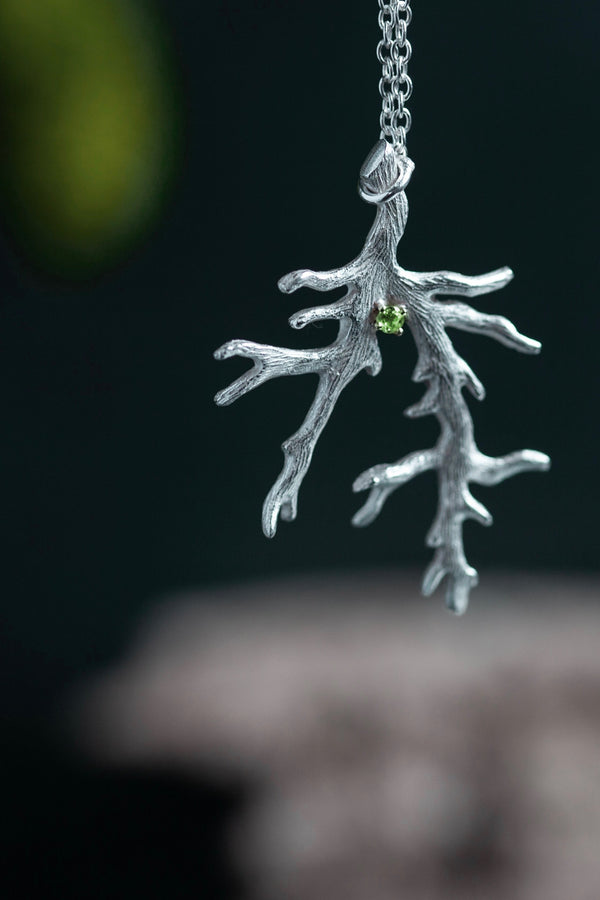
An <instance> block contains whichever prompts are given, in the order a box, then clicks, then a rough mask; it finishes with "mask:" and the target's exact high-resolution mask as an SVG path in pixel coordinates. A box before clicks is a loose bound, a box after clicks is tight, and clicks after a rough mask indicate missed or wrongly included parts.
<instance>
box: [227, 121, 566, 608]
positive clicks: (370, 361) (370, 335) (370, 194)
mask: <svg viewBox="0 0 600 900" xmlns="http://www.w3.org/2000/svg"><path fill="white" fill-rule="evenodd" d="M413 168H414V165H413V163H412V161H411V160H410V159H409V158H408V157H407V156H406V155H404V154H403V153H401V152H398V151H396V150H395V149H394V148H393V146H392V145H391V144H390V143H388V142H387V141H385V140H383V139H381V140H379V141H378V143H377V144H376V145H375V147H374V148H373V150H372V151H371V153H370V154H369V155H368V157H367V159H366V160H365V162H364V164H363V167H362V169H361V172H360V180H359V193H360V195H361V197H362V198H363V200H366V201H367V202H368V203H372V204H374V205H375V206H376V207H377V213H376V217H375V222H374V224H373V227H372V228H371V231H370V232H369V235H368V237H367V240H366V242H365V245H364V247H363V249H362V251H361V253H360V254H359V255H358V256H357V257H356V259H354V260H353V261H352V262H351V263H349V264H348V265H347V266H342V267H341V268H339V269H332V270H330V271H327V272H313V271H312V270H310V269H300V270H299V271H296V272H291V273H290V274H289V275H285V276H284V277H283V278H281V279H280V281H279V288H280V290H281V291H283V292H284V293H288V294H289V293H292V292H294V291H296V290H298V289H299V288H301V287H308V288H312V289H313V290H316V291H329V290H334V289H335V288H341V287H346V288H347V292H346V294H345V296H344V297H343V298H342V299H341V300H339V301H337V302H335V303H332V304H329V305H324V306H316V307H312V308H310V309H304V310H302V311H301V312H298V313H296V314H295V315H293V316H292V317H291V318H290V320H289V321H290V325H291V326H292V328H304V326H305V325H308V324H310V323H312V322H317V321H321V320H324V319H334V320H336V321H338V322H339V330H338V335H337V337H336V339H335V341H334V342H333V343H332V344H330V345H329V346H327V347H322V348H316V349H310V350H291V349H286V348H284V347H273V346H269V345H267V344H257V343H254V342H252V341H244V340H233V341H228V342H227V343H226V344H224V345H223V346H222V347H220V348H219V349H218V350H217V351H216V353H215V357H216V358H217V359H228V358H229V357H231V356H242V357H245V358H247V359H249V360H251V361H252V363H253V366H252V368H251V369H250V370H249V371H248V372H246V373H245V374H244V375H242V376H241V377H240V378H238V379H237V380H236V381H234V382H233V384H231V385H230V386H229V387H228V388H225V390H222V391H220V392H219V393H218V394H217V395H216V397H215V400H216V402H217V404H219V406H225V405H228V404H230V403H233V402H234V401H235V400H237V399H238V398H239V397H241V396H243V395H244V394H246V393H248V391H251V390H253V389H254V388H256V387H258V386H259V385H260V384H263V383H264V382H265V381H268V380H269V379H271V378H277V377H279V376H283V375H303V374H305V373H309V372H310V373H316V374H318V376H319V382H318V387H317V391H316V395H315V399H314V402H313V404H312V406H311V407H310V409H309V411H308V414H307V416H306V418H305V420H304V422H303V423H302V425H301V426H300V428H299V429H298V431H297V432H296V433H295V434H293V435H292V436H291V437H290V438H288V439H287V440H286V441H285V442H284V443H283V445H282V449H283V453H284V465H283V469H282V471H281V473H280V475H279V477H278V478H277V480H276V481H275V484H274V485H273V487H272V488H271V490H270V491H269V493H268V495H267V498H266V500H265V502H264V506H263V517H262V524H263V531H264V533H265V535H267V537H273V536H274V535H275V532H276V530H277V524H278V521H279V519H280V518H281V519H282V520H284V521H291V520H293V519H295V518H296V514H297V505H298V491H299V489H300V485H301V484H302V481H303V479H304V476H305V475H306V473H307V471H308V468H309V466H310V462H311V458H312V454H313V451H314V448H315V445H316V443H317V441H318V439H319V436H320V434H321V432H322V431H323V429H324V427H325V425H326V423H327V421H328V419H329V416H330V415H331V413H332V411H333V408H334V406H335V404H336V401H337V399H338V397H339V396H340V394H341V393H342V391H343V390H344V388H345V387H346V386H347V385H348V384H349V383H350V382H351V381H352V380H353V379H354V378H355V377H356V375H358V373H359V372H361V371H362V370H363V369H364V370H366V372H367V373H368V374H370V375H377V374H378V373H379V371H380V370H381V364H382V363H381V353H380V349H379V344H378V337H377V333H378V332H381V333H383V334H392V335H401V334H402V331H403V330H404V329H405V328H406V327H407V328H408V329H409V330H410V332H411V334H412V337H413V339H414V341H415V344H416V347H417V351H418V361H417V365H416V368H415V371H414V373H413V376H412V377H413V381H415V382H423V383H425V385H426V391H425V394H424V396H423V398H422V399H421V400H420V401H419V402H418V403H417V404H416V405H414V406H412V407H410V408H409V409H407V410H406V413H405V414H406V415H407V416H408V417H409V418H416V417H418V416H426V415H434V416H436V418H437V419H438V422H439V424H440V437H439V440H438V442H437V444H436V445H435V446H434V447H432V448H431V449H428V450H419V451H416V452H413V453H409V454H408V455H407V456H404V457H403V458H402V459H400V460H398V462H395V463H391V464H387V463H382V464H379V465H376V466H373V467H372V468H371V469H368V470H367V471H366V472H363V473H362V475H359V476H358V478H357V479H356V481H355V482H354V486H353V489H354V491H356V492H359V491H369V494H368V497H367V500H366V502H365V504H364V505H363V507H362V508H361V509H360V510H359V511H358V512H357V513H356V515H355V516H354V519H353V524H354V525H357V526H364V525H369V524H370V523H371V522H373V521H374V520H375V519H376V518H377V516H378V514H379V512H380V511H381V509H382V507H383V505H384V503H385V502H386V500H387V499H388V497H390V495H391V494H392V493H393V492H394V491H395V490H396V489H397V488H399V487H400V486H401V485H403V484H406V482H408V481H410V479H411V478H414V477H415V476H417V475H420V474H421V473H423V472H428V471H432V470H433V471H436V472H437V478H438V489H439V503H438V510H437V515H436V517H435V520H434V523H433V525H432V527H431V529H430V531H429V534H428V535H427V540H426V542H427V545H428V546H429V547H431V548H432V549H434V551H435V553H434V556H433V560H432V562H431V564H430V565H429V567H428V569H427V571H426V573H425V576H424V578H423V586H422V589H423V593H424V594H425V595H427V596H428V595H430V594H432V593H433V592H434V591H435V589H436V588H437V587H438V585H439V584H440V582H441V581H442V580H443V579H446V605H447V607H448V608H449V609H450V610H451V611H452V612H454V613H456V614H459V615H460V614H462V613H464V612H465V611H466V609H467V605H468V602H469V594H470V591H471V588H473V587H474V586H475V585H476V584H477V580H478V577H477V572H476V570H475V569H474V568H472V567H471V566H470V565H469V564H468V562H467V560H466V557H465V553H464V548H463V523H464V522H465V520H467V519H474V520H475V521H477V522H479V523H480V524H482V525H491V523H492V517H491V515H490V513H489V512H488V511H487V509H486V508H485V507H484V506H483V505H482V504H481V503H480V502H479V501H478V500H476V499H475V497H473V495H472V494H471V491H470V488H469V485H470V483H474V484H482V485H494V484H498V483H499V482H500V481H503V480H504V479H505V478H509V477H510V476H511V475H516V474H518V473H519V472H533V471H545V470H547V469H548V468H549V466H550V460H549V458H548V457H547V456H546V455H545V454H544V453H539V452H537V451H535V450H519V451H516V452H514V453H510V454H508V455H507V456H501V457H491V456H486V455H485V454H483V453H481V451H480V450H479V449H478V448H477V445H476V443H475V440H474V437H473V422H472V419H471V415H470V413H469V409H468V407H467V404H466V402H465V399H464V397H463V389H465V388H466V389H467V390H468V391H469V392H470V393H471V394H472V395H473V396H474V397H476V398H477V399H478V400H482V399H483V397H484V395H485V391H484V388H483V385H482V384H481V382H480V381H479V379H478V378H477V376H476V375H475V373H474V372H473V371H472V369H471V368H470V366H469V365H468V364H467V363H466V362H465V360H464V359H462V357H460V356H459V355H458V353H457V352H456V350H455V349H454V347H453V345H452V342H451V340H450V338H449V337H448V334H447V329H448V328H458V329H459V330H461V331H470V332H474V333H476V334H482V335H487V336H488V337H491V338H494V339H495V340H497V341H500V342H501V343H502V344H505V345H506V346H507V347H511V348H512V349H514V350H519V351H521V352H523V353H539V351H540V349H541V345H540V344H539V342H538V341H535V340H532V339H531V338H528V337H525V336H524V335H522V334H520V333H519V332H518V331H517V329H516V328H515V326H514V325H513V324H512V322H510V321H509V320H508V319H505V318H504V317H503V316H497V315H489V314H487V313H482V312H478V311H477V310H475V309H473V307H471V306H469V305H468V304H466V303H464V302H462V301H459V300H452V299H450V300H446V299H444V298H446V297H455V298H456V297H476V296H478V295H479V294H487V293H490V292H491V291H496V290H498V289H500V288H502V287H504V286H505V285H506V284H508V283H509V281H510V280H511V279H512V277H513V273H512V271H511V270H510V269H509V268H502V269H497V270H495V271H493V272H488V273H486V274H485V275H477V276H468V275H460V274H457V273H455V272H447V271H440V272H421V273H419V272H411V271H408V270H406V269H403V268H402V267H401V266H399V265H398V263H397V246H398V243H399V241H400V239H401V238H402V235H403V233H404V229H405V226H406V219H407V215H408V202H407V199H406V193H405V188H406V186H407V185H408V182H409V180H410V177H411V174H412V171H413Z"/></svg>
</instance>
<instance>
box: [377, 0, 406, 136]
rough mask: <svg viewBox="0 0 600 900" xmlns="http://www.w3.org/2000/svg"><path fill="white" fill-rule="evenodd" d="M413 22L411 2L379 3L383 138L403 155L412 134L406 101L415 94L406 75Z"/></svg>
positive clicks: (378, 53) (378, 50)
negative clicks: (407, 140) (409, 30)
mask: <svg viewBox="0 0 600 900" xmlns="http://www.w3.org/2000/svg"><path fill="white" fill-rule="evenodd" d="M411 18H412V10H411V8H410V0H390V2H389V3H386V2H384V0H379V27H380V28H381V32H382V36H381V40H380V42H379V44H378V46H377V59H378V60H379V62H380V63H381V80H380V82H379V93H380V94H381V98H382V101H383V103H382V108H381V116H380V117H379V122H380V125H381V137H382V138H385V140H387V141H389V142H390V143H391V144H392V145H393V146H394V148H395V149H396V150H398V151H399V152H400V153H406V135H407V134H408V132H409V131H410V126H411V115H410V112H409V110H408V109H407V107H406V105H405V104H406V101H407V100H408V98H409V97H410V95H411V94H412V81H411V79H410V78H409V76H408V74H407V71H406V70H407V66H408V61H409V59H410V57H411V55H412V47H411V45H410V41H409V40H408V39H407V37H406V31H407V29H408V26H409V24H410V20H411Z"/></svg>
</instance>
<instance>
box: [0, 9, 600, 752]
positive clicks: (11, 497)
mask: <svg viewBox="0 0 600 900" xmlns="http://www.w3.org/2000/svg"><path fill="white" fill-rule="evenodd" d="M413 6H414V19H413V24H412V25H411V28H410V37H411V40H412V42H413V47H414V55H413V59H412V61H411V65H410V72H411V75H412V77H413V79H414V83H415V91H414V96H413V98H412V100H411V104H410V106H411V109H412V112H413V130H412V132H411V134H410V139H409V152H410V155H411V157H412V158H413V159H414V160H415V162H416V170H415V174H414V177H413V179H412V182H411V186H410V189H409V201H410V204H411V214H410V218H409V224H408V228H407V231H406V235H405V237H404V239H403V242H402V245H401V248H400V257H399V258H400V262H401V263H402V264H403V265H404V266H406V267H407V268H413V269H417V270H425V269H436V268H451V269H454V270H457V271H460V272H465V273H473V274H474V273H479V272H484V271H486V270H489V269H493V268H496V267H498V266H501V265H510V266H511V267H512V268H513V269H514V270H515V273H516V278H515V280H514V282H513V283H512V284H511V285H510V286H509V287H508V288H506V289H505V290H503V291H502V292H500V293H498V294H494V295H491V296H489V297H484V298H480V300H478V301H477V304H478V305H479V306H480V307H481V308H484V309H486V310H489V311H493V312H501V313H504V314H506V315H507V316H509V317H510V318H511V319H513V320H514V321H515V323H516V324H517V326H518V327H519V328H520V330H522V331H523V332H524V333H525V334H528V335H531V336H533V337H537V338H539V339H540V340H541V341H542V342H543V345H544V350H543V353H542V355H541V356H540V357H539V358H532V357H527V356H521V355H518V354H516V353H513V352H511V351H509V350H507V349H506V348H504V347H502V346H501V345H498V344H496V343H494V342H490V341H487V340H486V339H484V338H480V337H475V336H471V335H457V338H456V343H457V345H458V347H459V348H460V350H461V352H463V353H464V355H465V356H466V358H467V360H468V361H469V363H470V364H471V365H472V366H473V368H474V369H475V371H476V372H477V374H478V375H479V377H480V378H481V379H482V381H483V382H484V384H485V385H486V387H487V390H488V398H487V399H486V401H485V402H484V403H483V404H476V403H473V404H472V405H473V412H474V419H475V433H476V438H477V440H478V443H479V445H480V447H481V448H482V449H483V450H484V451H486V452H489V453H492V454H494V453H504V452H509V451H511V450H514V449H518V448H521V447H531V448H535V449H539V450H543V451H546V452H548V453H549V454H550V455H551V456H552V458H553V469H552V472H551V473H550V474H549V475H544V476H542V475H531V476H522V477H519V478H515V479H513V480H511V481H509V482H507V483H505V484H503V485H502V486H500V487H498V488H495V489H493V490H491V491H488V490H484V489H480V490H479V493H478V496H479V497H481V499H482V500H483V501H484V502H485V503H486V504H487V505H489V507H490V510H491V511H492V513H493V514H494V517H495V526H494V528H493V529H492V530H484V529H480V528H479V527H478V526H473V527H471V526H467V529H466V539H467V553H468V556H469V558H470V560H471V561H472V563H473V564H474V565H476V566H477V567H478V568H479V569H480V570H481V572H482V574H483V575H485V570H486V568H488V567H520V568H529V567H533V568H541V567H544V568H548V567H552V568H560V569H569V570H590V569H596V570H597V568H598V552H597V510H598V500H599V490H598V481H597V465H598V462H597V460H598V450H597V448H598V418H597V392H598V350H597V347H598V338H599V334H600V331H599V324H600V323H599V317H598V297H597V280H598V258H599V254H598V231H597V199H598V198H597V169H598V150H597V133H598V128H597V126H598V102H597V96H598V70H599V64H598V31H599V25H600V12H599V11H598V9H597V8H596V6H595V5H594V4H591V3H584V2H575V3H571V4H568V5H565V4H564V2H562V3H559V2H557V0H556V2H548V0H522V2H520V3H519V4H510V5H508V6H507V5H506V4H492V3H481V0H460V2H458V0H457V2H454V3H447V2H441V0H431V2H427V3H426V2H421V0H415V2H414V4H413ZM162 15H163V18H164V22H165V27H166V29H167V32H168V39H169V40H170V41H171V42H172V45H173V50H174V59H175V62H176V65H177V66H178V67H179V71H178V73H177V78H178V79H179V81H180V84H181V90H182V91H183V104H184V109H185V116H186V122H185V136H184V140H185V153H184V159H183V162H182V166H181V172H180V176H179V179H178V181H177V183H176V187H175V188H174V191H173V195H172V198H171V200H170V202H169V204H168V205H167V207H166V209H165V212H164V215H163V217H162V220H161V221H160V222H159V224H158V225H157V227H156V228H155V229H154V232H153V233H152V234H151V236H150V237H149V238H148V239H147V240H146V241H145V243H144V244H143V246H140V247H139V248H138V250H137V251H136V252H135V254H134V255H133V256H131V257H130V258H129V259H127V260H126V261H125V262H124V263H123V264H122V265H121V266H120V267H119V268H118V269H116V270H114V271H112V272H110V273H106V274H105V275H104V276H102V277H101V278H98V279H96V280H95V281H94V283H91V284H88V285H85V284H80V285H78V286H76V287H73V286H72V285H71V286H66V285H61V284H59V283H56V282H53V283H50V282H49V281H44V278H43V277H42V276H40V275H39V273H38V274H35V273H34V271H33V269H32V268H31V267H30V266H29V265H28V263H27V262H26V259H25V257H24V256H23V255H22V254H20V253H19V252H18V251H15V250H14V245H13V243H12V241H11V237H10V235H9V234H8V233H7V234H6V235H5V240H4V243H3V245H2V248H1V255H0V273H1V274H0V278H1V297H2V299H1V322H0V342H1V347H0V366H1V368H2V378H1V381H0V383H1V385H2V395H1V398H0V409H1V410H2V426H3V427H2V434H3V436H2V442H1V445H0V447H1V454H0V462H1V465H0V502H1V505H2V510H3V515H2V536H1V543H2V547H3V548H4V563H3V569H2V571H3V602H2V605H3V615H4V625H3V641H4V648H3V653H2V665H3V669H4V671H3V673H2V675H3V677H2V682H1V683H2V686H3V691H4V707H5V713H6V715H7V722H8V725H9V728H10V730H11V732H12V734H13V735H15V734H21V733H22V734H24V735H26V734H28V733H29V730H30V729H31V728H34V727H35V728H37V725H39V723H40V722H41V723H42V727H43V728H44V727H46V725H45V724H44V723H47V722H48V721H49V717H50V715H51V714H52V713H53V712H54V711H55V710H56V709H57V704H58V708H59V707H60V698H61V696H62V695H63V691H64V689H65V688H67V687H69V686H72V685H74V684H76V683H77V681H78V679H79V677H80V676H81V674H82V673H84V672H89V671H92V670H93V669H94V668H95V667H97V666H99V665H100V664H103V663H105V662H106V661H108V660H109V659H111V658H115V657H116V656H118V655H119V654H120V653H121V652H122V651H123V650H124V648H125V647H126V645H127V643H128V641H129V639H130V636H131V634H132V631H133V629H134V628H135V626H136V623H138V622H139V620H140V618H141V617H143V615H144V612H145V610H146V609H147V608H148V606H149V605H150V604H152V603H154V602H155V601H156V600H157V599H158V598H160V597H161V596H163V595H165V594H166V593H168V592H171V591H174V590H175V591H176V590H178V589H181V588H185V589H187V588H195V587H204V586H207V585H210V584H213V583H215V582H224V581H232V580H236V581H239V580H243V579H246V578H250V577H255V576H258V577H261V578H262V577H269V576H271V575H275V574H280V573H295V572H300V571H306V570H315V569H326V568H334V569H342V568H346V567H348V566H357V565H358V566H364V567H372V566H380V565H383V566H396V565H400V566H411V567H412V566H415V565H418V566H422V565H424V564H425V562H426V560H427V558H428V555H429V551H426V550H425V548H424V546H423V541H424V536H425V532H426V530H427V528H428V526H429V524H430V522H431V520H432V518H433V514H434V508H435V502H436V493H435V484H434V482H433V479H428V478H425V479H420V480H418V481H416V482H414V483H413V484H411V485H409V486H407V487H405V488H403V489H402V491H401V492H400V493H398V494H397V495H395V496H394V498H393V499H392V500H391V501H390V502H389V504H388V505H387V507H386V509H385V511H384V513H383V515H382V516H381V518H380V519H379V520H378V522H377V523H376V524H375V525H373V526H371V527H370V528H369V529H366V530H354V529H352V528H351V526H350V518H351V516H352V514H353V512H354V511H355V510H356V508H357V505H358V503H360V502H361V498H357V497H355V496H353V495H352V493H351V490H350V486H351V483H352V481H353V479H354V477H355V476H356V475H357V474H358V473H359V472H361V471H362V470H363V469H365V468H367V467H368V466H370V465H373V464H374V463H377V462H383V461H389V460H393V459H396V458H399V457H400V456H402V455H404V454H405V453H406V452H408V451H410V450H411V449H416V448H418V447H422V446H423V447H424V446H427V445H428V444H430V443H431V442H432V441H433V440H435V434H436V425H435V422H434V421H433V420H432V421H428V420H425V421H419V422H409V421H408V420H406V419H404V417H403V416H402V415H401V412H402V410H403V409H404V408H405V406H407V405H409V404H410V403H412V402H415V401H416V399H417V398H418V397H419V395H420V392H421V391H422V387H418V386H416V385H413V384H412V383H411V381H410V373H411V371H412V368H413V366H414V363H415V353H414V348H413V345H412V342H411V340H410V338H409V337H408V338H405V339H403V340H402V341H396V340H393V339H388V340H385V339H383V340H382V350H383V355H384V368H383V371H382V373H381V375H380V376H379V377H378V378H376V379H370V378H368V377H367V376H365V375H362V376H360V377H359V378H358V379H357V381H356V382H355V383H353V384H352V385H351V387H350V388H349V389H348V390H347V391H346V393H345V394H344V396H343V397H342V399H341V401H340V402H339V404H338V407H337V409H336V411H335V413H334V415H333V417H332V420H331V422H330V424H329V426H328V428H327V429H326V431H325V433H324V436H323V437H322V439H321V441H320V443H319V445H318V448H317V451H316V453H315V458H314V462H313V465H312V468H311V470H310V473H309V475H308V477H307V479H306V482H305V484H304V486H303V489H302V491H301V495H300V510H299V518H298V521H297V522H296V523H294V524H293V525H285V524H283V525H282V526H281V528H280V532H279V533H278V535H277V537H276V539H275V540H274V541H272V542H268V541H267V540H266V539H265V538H264V537H263V535H262V533H261V530H260V510H261V504H262V500H263V498H264V495H265V493H266V491H267V490H268V488H269V486H270V485H271V483H272V482H273V480H274V478H275V477H276V475H277V473H278V472H279V469H280V466H281V463H282V455H281V451H280V449H279V447H280V444H281V441H282V440H283V439H284V438H285V437H286V436H288V435H289V434H290V433H291V432H292V431H293V430H295V428H296V427H297V425H298V424H299V423H300V421H301V420H302V417H303V415H304V413H305V410H306V408H307V406H308V404H309V403H310V400H311V397H312V394H313V391H314V386H315V385H314V382H313V380H312V379H305V380H304V379H284V380H280V381H279V382H276V383H275V382H274V383H271V384H269V385H266V386H265V387H263V388H261V389H260V390H259V391H257V392H256V393H254V394H251V395H249V396H247V397H246V398H244V399H242V400H241V401H239V402H238V403H237V404H236V405H234V406H232V407H230V408H228V409H217V408H216V407H215V406H214V405H213V403H212V397H213V395H214V393H215V392H216V391H217V390H218V389H219V388H221V387H224V386H225V385H226V384H228V383H229V381H230V380H232V379H233V378H234V377H236V375H237V374H239V373H240V371H242V370H243V364H242V363H241V362H240V361H237V360H235V361H229V362H226V363H217V362H215V361H214V360H213V359H212V351H213V350H214V348H216V347H217V346H219V345H220V344H221V343H222V342H223V341H225V340H226V339H228V338H231V337H245V338H248V339H254V340H258V341H265V342H269V343H273V344H287V345H290V346H302V345H303V344H312V345H319V344H322V343H324V342H326V341H328V340H330V339H331V337H332V335H333V334H334V331H333V326H330V325H325V326H323V327H322V328H320V329H316V328H313V329H310V330H307V331H305V332H300V333H298V334H297V333H295V332H293V331H292V330H291V329H290V328H289V327H288V326H287V317H288V315H290V314H291V313H292V312H294V311H296V310H297V309H300V308H302V307H304V306H309V305H312V304H313V301H315V295H314V294H313V295H312V296H311V294H310V293H309V292H308V291H305V292H301V293H300V294H297V295H294V296H293V297H291V298H290V297H285V296H283V295H281V294H279V292H278V291H277V288H276V281H277V278H278V277H280V276H281V275H283V274H284V273H285V272H287V271H289V270H291V269H294V268H298V267H302V266H310V267H312V268H317V269H318V268H328V267H331V266H335V265H339V264H342V263H344V262H345V261H347V260H349V259H350V258H351V257H352V256H353V255H355V254H356V253H357V252H358V250H359V249H360V247H361V245H362V241H363V239H364V236H365V234H366V231H367V230H368V228H369V227H370V223H371V218H372V210H371V209H369V208H368V207H367V206H366V205H365V204H364V203H362V202H361V201H360V199H359V198H358V196H357V193H356V190H355V185H356V179H357V174H358V169H359V167H360V165H361V162H362V160H363V158H364V156H365V155H366V154H367V152H368V151H369V149H370V148H371V146H372V144H373V143H374V142H375V140H377V138H378V136H379V135H378V114H379V97H378V93H377V81H378V77H379V69H378V63H377V61H376V58H375V45H376V42H377V39H378V29H377V22H376V3H375V2H374V0H371V2H369V3H367V2H356V0H351V2H348V0H343V2H342V0H329V2H327V3H323V2H322V0H319V2H317V0H307V2H302V0H287V2H286V0H281V2H279V3H277V2H268V0H263V2H258V0H236V2H231V3H229V2H227V0H224V2H222V3H218V2H216V0H215V2H206V3H198V2H196V0H194V2H192V0H169V2H168V3H167V2H166V0H165V2H164V3H163V9H162ZM9 248H12V249H9ZM318 299H319V298H318V297H317V298H316V302H318ZM433 602H436V601H433ZM440 614H441V613H440ZM34 723H37V725H35V726H34Z"/></svg>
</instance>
